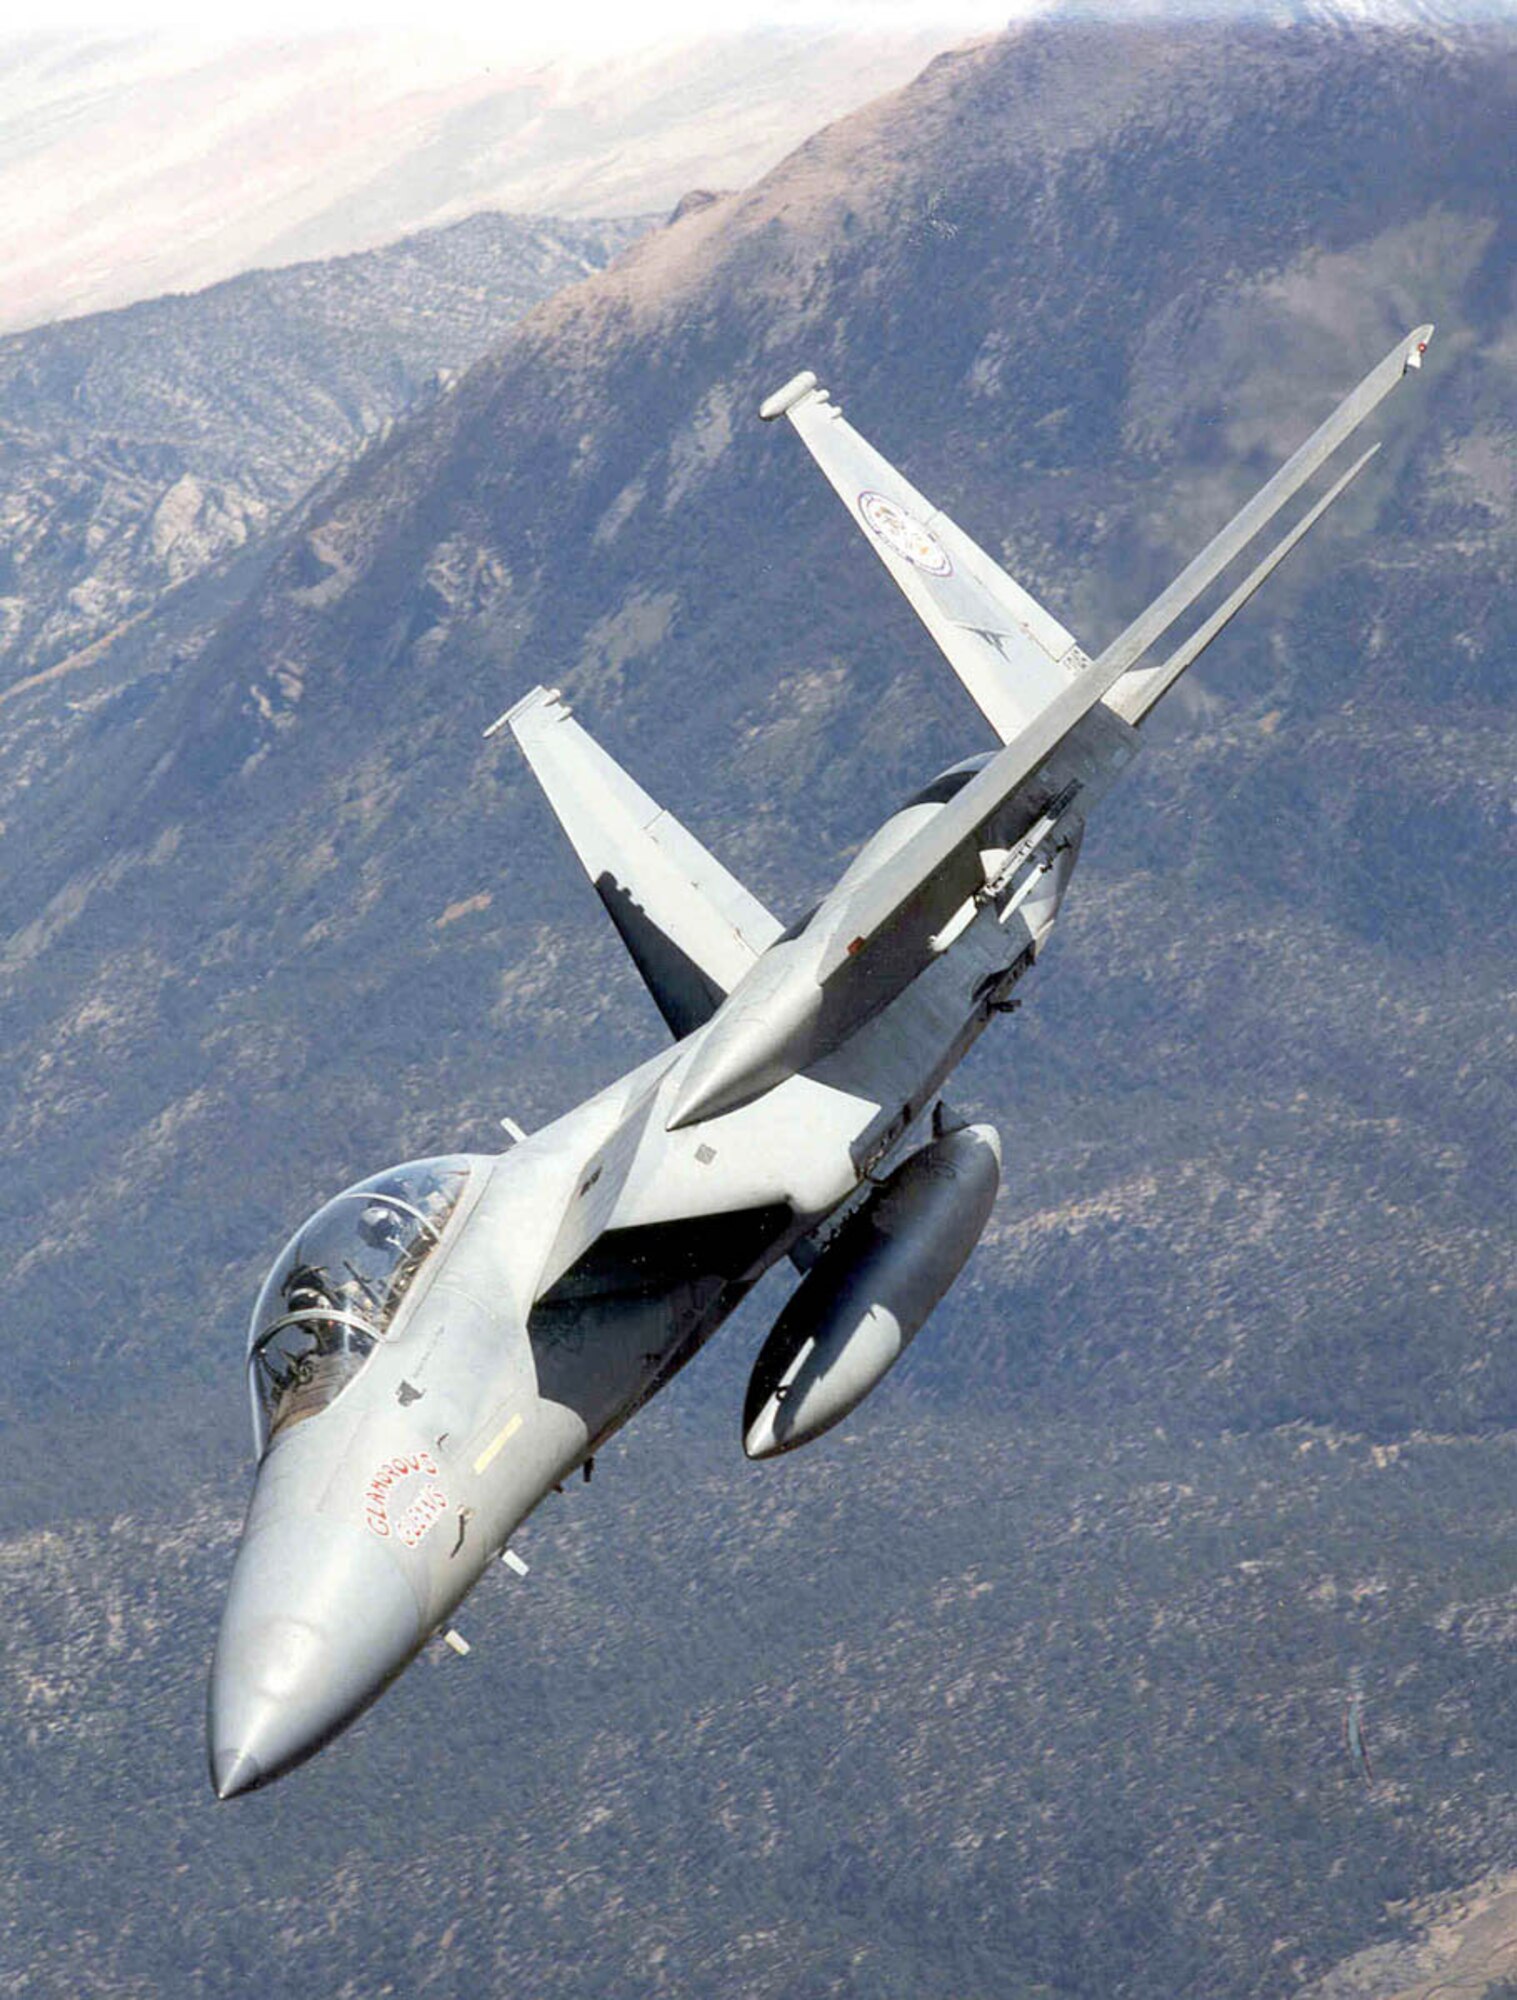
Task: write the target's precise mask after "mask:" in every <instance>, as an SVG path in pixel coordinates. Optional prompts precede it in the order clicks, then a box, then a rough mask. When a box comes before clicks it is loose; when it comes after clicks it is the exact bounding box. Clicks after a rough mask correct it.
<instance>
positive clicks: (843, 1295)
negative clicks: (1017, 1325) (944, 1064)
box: [743, 1125, 1001, 1458]
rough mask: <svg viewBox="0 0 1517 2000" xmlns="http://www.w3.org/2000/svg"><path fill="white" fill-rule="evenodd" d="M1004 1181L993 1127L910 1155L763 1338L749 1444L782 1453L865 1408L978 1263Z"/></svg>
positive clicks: (747, 1421)
mask: <svg viewBox="0 0 1517 2000" xmlns="http://www.w3.org/2000/svg"><path fill="white" fill-rule="evenodd" d="M1000 1182H1001V1142H1000V1139H999V1137H998V1135H997V1134H996V1131H995V1129H994V1127H993V1126H990V1125H966V1126H964V1127H962V1128H961V1129H960V1130H958V1131H956V1132H946V1133H944V1134H942V1136H941V1137H939V1138H937V1139H935V1140H933V1142H932V1144H931V1145H929V1146H924V1147H923V1148H922V1150H921V1151H920V1152H917V1153H913V1154H912V1155H911V1157H910V1158H909V1159H907V1160H906V1161H904V1162H903V1163H902V1164H901V1165H900V1166H899V1167H897V1168H896V1170H895V1172H894V1173H893V1174H891V1175H890V1177H889V1179H888V1180H886V1181H884V1182H883V1183H882V1184H881V1185H880V1187H878V1188H877V1189H876V1190H875V1192H874V1193H873V1194H872V1195H871V1196H870V1197H869V1199H868V1201H867V1202H865V1204H864V1205H863V1207H861V1208H859V1209H857V1210H856V1211H855V1212H854V1214H852V1215H851V1216H850V1217H849V1218H848V1220H847V1222H845V1223H844V1225H843V1227H842V1228H841V1229H840V1230H839V1231H838V1233H837V1235H836V1236H835V1237H834V1238H833V1240H832V1242H831V1243H829V1244H828V1246H827V1248H826V1249H825V1250H824V1251H823V1252H822V1254H821V1256H820V1257H819V1258H818V1260H817V1262H816V1263H815V1265H814V1266H813V1267H812V1269H811V1270H810V1271H809V1272H808V1273H807V1274H806V1277H805V1278H804V1280H803V1281H802V1283H801V1285H800V1287H799V1288H798V1289H797V1291H796V1292H795V1294H794V1296H793V1297H792V1298H791V1300H790V1302H789V1304H788V1305H787V1306H786V1307H785V1310H784V1311H783V1312H782V1313H781V1314H780V1316H779V1318H778V1320H777V1321H776V1322H775V1326H774V1331H773V1332H772V1333H771V1334H770V1336H769V1338H768V1339H767V1340H766V1341H765V1342H764V1345H763V1348H762V1350H761V1351H760V1353H759V1358H758V1360H757V1362H756V1363H755V1364H754V1369H753V1374H752V1377H751V1378H750V1380H749V1383H748V1393H747V1396H746V1398H745V1399H744V1404H743V1449H744V1451H746V1452H747V1454H748V1456H749V1457H750V1458H774V1457H776V1456H777V1455H778V1454H779V1453H780V1452H783V1451H793V1450H794V1449H795V1448H796V1446H797V1445H802V1444H806V1443H807V1442H808V1441H809V1440H810V1439H812V1438H814V1437H819V1436H820V1435H821V1433H822V1432H823V1431H826V1430H830V1429H831V1428H832V1426H833V1425H834V1424H835V1423H838V1422H840V1421H841V1419H842V1418H844V1417H846V1416H847V1414H848V1412H849V1411H850V1410H851V1409H853V1408H854V1406H855V1405H856V1404H858V1403H861V1402H862V1401H863V1400H864V1398H865V1396H867V1395H868V1394H869V1391H870V1390H871V1389H872V1388H873V1387H874V1385H875V1384H876V1383H877V1382H878V1381H879V1379H880V1377H881V1376H882V1375H884V1374H885V1372H886V1371H887V1370H888V1369H889V1368H890V1367H891V1366H892V1365H893V1364H894V1363H895V1361H896V1360H897V1359H898V1358H899V1357H900V1355H901V1354H903V1353H904V1352H905V1350H906V1348H907V1347H908V1346H909V1345H910V1343H911V1341H912V1340H913V1338H914V1337H915V1336H916V1334H918V1333H919V1332H920V1331H921V1329H922V1327H923V1326H924V1325H925V1324H926V1322H927V1319H928V1316H929V1314H930V1313H931V1312H932V1309H933V1307H934V1306H935V1305H936V1304H937V1303H938V1301H939V1299H941V1298H942V1296H943V1294H944V1293H945V1292H946V1291H947V1290H948V1288H949V1286H950V1285H951V1284H952V1283H953V1281H954V1279H955V1278H957V1276H958V1275H959V1273H960V1271H962V1270H963V1268H964V1266H965V1264H966V1263H967V1262H968V1261H969V1254H970V1252H971V1251H972V1250H973V1249H974V1247H975V1245H976V1244H977V1243H978V1242H979V1240H980V1237H981V1234H982V1233H983V1231H984V1228H985V1224H986V1222H987V1221H988V1220H989V1217H990V1211H991V1208H992V1207H993V1206H994V1203H995V1198H996V1190H997V1189H998V1188H999V1186H1000Z"/></svg>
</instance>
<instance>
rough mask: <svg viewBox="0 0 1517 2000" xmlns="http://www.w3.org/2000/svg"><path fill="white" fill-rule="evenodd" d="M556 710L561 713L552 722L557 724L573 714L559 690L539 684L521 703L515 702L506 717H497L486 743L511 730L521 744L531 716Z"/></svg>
mask: <svg viewBox="0 0 1517 2000" xmlns="http://www.w3.org/2000/svg"><path fill="white" fill-rule="evenodd" d="M554 708H557V709H559V710H560V711H561V714H560V715H555V716H553V717H552V720H553V721H555V722H557V721H559V720H561V719H562V716H564V715H568V714H569V713H570V712H571V711H570V709H569V704H568V703H567V702H566V701H565V700H564V698H563V695H562V694H561V693H560V692H559V690H558V689H557V688H550V687H543V686H542V685H541V683H539V684H538V686H536V687H535V688H533V689H532V690H531V691H530V692H529V693H527V694H524V695H523V696H522V698H521V700H520V701H518V702H513V703H512V705H511V707H510V708H508V709H507V710H506V712H505V714H504V715H497V716H496V718H495V720H494V721H493V722H492V723H491V724H490V727H489V728H488V729H487V730H486V731H485V733H484V736H485V741H486V742H487V743H488V742H489V740H490V738H491V737H492V736H498V735H499V734H500V732H501V731H502V730H503V729H509V730H510V732H511V734H512V735H513V736H514V737H516V739H517V741H518V742H520V740H521V725H522V724H523V723H524V722H526V721H527V719H528V718H529V717H530V716H532V715H535V714H537V713H538V712H539V711H540V710H552V709H554Z"/></svg>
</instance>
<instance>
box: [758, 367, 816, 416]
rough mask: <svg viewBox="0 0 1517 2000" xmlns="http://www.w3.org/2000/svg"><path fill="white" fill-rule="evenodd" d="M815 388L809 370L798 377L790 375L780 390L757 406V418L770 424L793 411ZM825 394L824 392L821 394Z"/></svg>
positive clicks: (812, 376)
mask: <svg viewBox="0 0 1517 2000" xmlns="http://www.w3.org/2000/svg"><path fill="white" fill-rule="evenodd" d="M816 386H817V380H816V376H815V375H814V374H813V373H812V372H811V370H810V369H809V368H803V369H802V370H801V372H800V374H799V375H792V376H791V378H790V380H789V381H788V382H786V383H785V384H784V386H783V387H782V388H779V389H776V390H775V392H774V394H773V395H772V396H766V397H765V398H764V400H763V402H762V403H760V404H759V417H760V419H761V420H762V421H763V422H764V423H766V424H772V423H773V422H774V420H775V418H776V417H783V416H784V415H785V413H786V412H787V411H788V410H793V409H794V408H795V406H796V404H797V403H798V402H800V400H801V398H802V397H803V396H809V395H810V394H811V393H812V391H813V390H814V389H815V388H816ZM823 393H824V394H825V391H824V392H823Z"/></svg>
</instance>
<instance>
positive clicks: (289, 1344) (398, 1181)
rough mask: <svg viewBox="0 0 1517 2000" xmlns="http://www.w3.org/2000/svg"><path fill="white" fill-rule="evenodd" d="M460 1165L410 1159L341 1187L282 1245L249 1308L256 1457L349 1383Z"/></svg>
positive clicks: (449, 1209) (431, 1237) (410, 1277)
mask: <svg viewBox="0 0 1517 2000" xmlns="http://www.w3.org/2000/svg"><path fill="white" fill-rule="evenodd" d="M468 1174H469V1162H468V1161H467V1160H464V1159H440V1160H416V1161H413V1162H411V1163H410V1164H409V1165H407V1166H403V1167H391V1168H390V1169H389V1170H388V1171H387V1172H386V1173H382V1174H375V1175H374V1176H373V1177H372V1179H370V1180H366V1181H360V1182H359V1183H358V1185H357V1186H356V1187H351V1188H348V1189H346V1190H345V1191H344V1192H343V1193H342V1194H340V1195H338V1196H337V1197H336V1199H335V1200H333V1201H329V1202H328V1203H327V1205H326V1207H325V1208H322V1209H318V1210H317V1212H316V1214H315V1215H313V1216H312V1217H311V1219H310V1221H309V1222H307V1223H306V1224H305V1225H304V1227H303V1228H301V1229H299V1230H297V1231H296V1233H295V1235H294V1236H292V1237H291V1239H290V1241H289V1242H288V1243H287V1244H286V1245H285V1249H284V1254H283V1255H282V1256H281V1257H280V1259H279V1261H278V1263H277V1264H275V1266H274V1268H273V1270H272V1271H270V1273H269V1275H268V1277H267V1278H266V1279H265V1280H264V1286H263V1290H262V1291H261V1292H260V1293H259V1294H258V1303H257V1305H256V1306H255V1307H254V1308H253V1332H252V1342H251V1355H250V1361H249V1366H250V1368H251V1371H252V1388H253V1414H254V1422H255V1425H256V1427H257V1431H258V1448H259V1451H260V1452H262V1451H263V1450H264V1448H265V1447H266V1446H267V1444H268V1442H269V1440H270V1439H271V1438H272V1437H273V1436H274V1435H275V1433H276V1432H277V1431H279V1430H280V1429H281V1428H282V1427H283V1426H284V1425H286V1424H291V1423H296V1422H298V1421H299V1420H300V1419H301V1418H303V1417H311V1416H315V1414H316V1413H317V1411H318V1410H324V1409H325V1408H326V1407H327V1405H328V1404H329V1403H330V1402H332V1401H333V1400H334V1399H335V1398H336V1397H337V1396H338V1395H340V1394H341V1392H342V1391H343V1390H344V1389H345V1388H346V1387H347V1385H348V1383H349V1382H351V1381H352V1379H353V1377H354V1376H355V1375H356V1374H357V1373H358V1371H359V1369H360V1368H362V1367H363V1365H364V1363H365V1361H367V1360H368V1358H369V1356H370V1355H371V1354H372V1353H373V1351H374V1345H375V1342H376V1341H379V1340H382V1339H383V1338H384V1335H385V1332H386V1330H387V1329H388V1327H389V1326H390V1324H391V1322H392V1321H393V1319H394V1318H395V1314H396V1312H397V1311H398V1310H399V1307H400V1303H401V1300H402V1299H403V1298H404V1297H405V1295H406V1293H407V1291H408V1290H409V1289H410V1287H411V1285H412V1284H413V1282H414V1281H415V1278H416V1274H417V1272H418V1271H419V1270H420V1269H421V1267H422V1265H423V1264H424V1263H425V1262H426V1259H427V1256H428V1254H429V1252H430V1251H432V1250H433V1249H434V1248H435V1247H436V1245H437V1244H438V1243H440V1242H441V1240H442V1234H443V1230H444V1229H445V1227H446V1226H447V1221H448V1217H449V1216H450V1215H451V1214H452V1213H453V1210H454V1209H455V1207H456V1206H457V1205H458V1198H459V1196H460V1195H461V1194H462V1193H463V1189H464V1183H465V1181H466V1180H467V1179H468Z"/></svg>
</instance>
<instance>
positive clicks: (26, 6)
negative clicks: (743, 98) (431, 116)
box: [0, 0, 1036, 53]
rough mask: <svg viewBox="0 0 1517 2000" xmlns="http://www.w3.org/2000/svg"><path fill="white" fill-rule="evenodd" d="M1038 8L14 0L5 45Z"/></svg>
mask: <svg viewBox="0 0 1517 2000" xmlns="http://www.w3.org/2000/svg"><path fill="white" fill-rule="evenodd" d="M1035 4H1036V0H1032V4H1029V0H1000V4H994V0H940V4H937V5H933V4H931V0H729V4H728V5H725V6H723V7H721V8H720V9H713V8H712V7H711V5H710V4H709V0H706V4H705V5H702V4H701V0H640V3H639V4H637V5H633V6H628V5H626V4H625V0H623V4H619V5H607V4H604V0H564V4H562V5H555V6H553V7H551V8H544V7H539V6H533V7H523V6H517V7H510V6H504V7H503V6H501V5H499V4H498V3H497V4H492V3H491V0H483V3H482V0H473V4H467V0H466V4H461V5H453V6H449V7H446V8H441V9H436V10H432V11H429V12H427V13H426V14H425V15H423V14H422V12H421V10H419V9H418V8H417V7H416V5H415V0H263V4H260V6H259V7H258V9H257V12H256V14H250V15H249V16H248V17H246V20H245V23H239V22H238V21H237V20H236V17H235V16H231V15H223V14H219V13H218V14H214V15H209V16H208V13H207V9H206V7H205V5H204V0H11V4H10V5H9V6H8V7H7V8H6V10H5V24H4V27H3V28H0V36H4V35H16V34H23V33H28V32H57V31H58V30H59V29H70V28H87V29H99V30H105V31H108V32H111V33H120V32H122V31H126V32H131V31H133V30H139V29H142V28H147V27H175V28H180V29H185V30H188V31H190V32H193V33H197V34H201V33H204V34H211V35H214V37H215V38H216V39H217V40H221V41H225V40H228V39H231V38H232V36H233V35H234V34H235V33H237V32H238V31H239V28H241V29H242V30H243V31H244V32H246V33H248V34H249V35H259V36H264V35H269V34H288V33H292V32H295V33H302V32H306V33H308V32H312V31H318V32H319V31H322V30H329V29H333V28H386V29H393V30H396V31H398V32H401V33H407V34H414V33H416V31H417V29H418V27H419V26H422V25H425V28H426V31H427V32H428V33H429V34H435V35H439V36H445V37H450V38H457V39H460V40H465V41H469V42H473V43H476V44H480V45H487V46H498V47H501V48H503V49H506V48H508V49H510V50H511V51H513V52H518V51H526V50H528V49H531V48H540V49H543V50H552V51H555V52H557V51H569V50H574V51H594V52H596V53H604V52H606V51H607V50H610V49H616V48H628V47H633V46H637V45H639V44H643V43H649V42H657V41H662V40H664V39H667V38H672V37H680V36H687V35H709V34H714V33H727V32H730V31H732V30H735V29H741V28H744V27H753V26H756V25H759V24H764V25H771V24H772V25H776V26H792V27H793V26H819V25H827V24H836V25H840V26H842V25H846V26H849V27H852V28H856V29H861V30H870V31H874V32H878V31H880V30H883V29H892V28H894V29H902V28H908V29H909V28H911V27H920V26H928V25H932V24H935V23H938V22H942V23H944V24H946V25H949V26H950V27H954V26H959V25H962V26H964V27H965V28H966V29H967V28H973V27H976V26H980V27H994V26H997V25H999V24H1000V23H1002V22H1004V21H1005V20H1007V19H1008V17H1009V16H1011V15H1012V14H1015V13H1026V12H1031V11H1034V10H1035Z"/></svg>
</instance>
